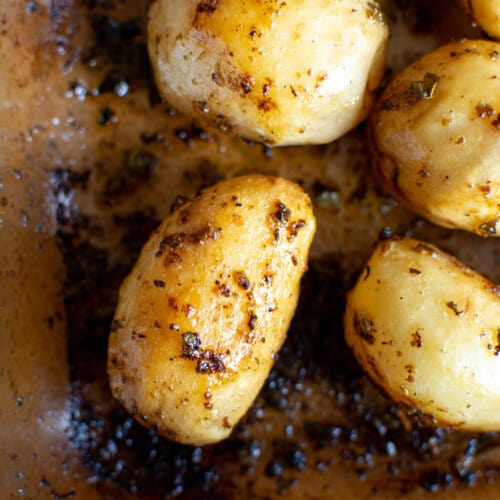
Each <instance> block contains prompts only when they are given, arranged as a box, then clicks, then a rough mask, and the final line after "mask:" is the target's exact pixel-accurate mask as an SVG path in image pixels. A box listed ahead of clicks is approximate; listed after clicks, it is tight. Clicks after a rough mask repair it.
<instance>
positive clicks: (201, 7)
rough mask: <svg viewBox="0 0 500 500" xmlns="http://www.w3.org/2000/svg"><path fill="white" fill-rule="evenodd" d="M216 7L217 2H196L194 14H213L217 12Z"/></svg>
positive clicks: (211, 0) (214, 0)
mask: <svg viewBox="0 0 500 500" xmlns="http://www.w3.org/2000/svg"><path fill="white" fill-rule="evenodd" d="M218 5H219V0H205V1H203V2H198V4H197V6H196V12H197V13H198V14H213V13H214V12H215V11H216V10H217V6H218Z"/></svg>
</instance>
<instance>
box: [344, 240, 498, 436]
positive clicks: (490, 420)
mask: <svg viewBox="0 0 500 500" xmlns="http://www.w3.org/2000/svg"><path fill="white" fill-rule="evenodd" d="M344 320H345V335H346V339H347V342H348V344H349V345H350V346H351V347H352V349H353V351H354V353H355V355H356V357H357V359H358V360H359V362H360V363H361V365H362V366H363V367H364V369H365V370H366V371H367V372H368V373H369V375H370V376H371V377H372V378H373V380H374V381H375V382H376V383H377V384H379V385H380V386H381V387H382V388H384V389H385V391H386V392H387V393H388V394H389V395H390V396H391V397H392V398H393V399H394V400H396V401H397V402H401V403H403V404H405V405H407V406H408V407H410V408H412V409H416V410H421V411H422V412H424V413H425V414H427V415H430V416H431V417H432V418H433V419H435V422H437V423H439V424H444V425H452V426H457V427H459V428H461V429H469V430H480V431H490V430H498V429H500V384H499V383H498V380H499V378H500V295H499V290H498V286H496V285H495V284H494V283H492V282H490V281H489V280H487V279H485V278H483V277H482V276H480V275H479V274H477V273H475V272H473V271H472V270H471V269H469V268H467V267H465V266H463V265H462V264H460V263H459V262H458V261H457V260H456V259H454V258H453V257H451V256H450V255H448V254H445V253H444V252H442V251H440V250H438V249H437V248H436V247H434V246H431V245H428V244H425V243H421V242H419V241H417V240H413V239H403V240H387V241H382V242H380V243H379V244H378V246H377V247H376V249H375V251H374V253H373V255H372V257H371V258H370V259H369V261H368V263H367V265H366V268H365V270H364V272H363V273H362V275H361V276H360V278H359V280H358V282H357V284H356V286H355V287H354V288H353V290H352V291H351V292H350V293H349V295H348V300H347V308H346V313H345V318H344Z"/></svg>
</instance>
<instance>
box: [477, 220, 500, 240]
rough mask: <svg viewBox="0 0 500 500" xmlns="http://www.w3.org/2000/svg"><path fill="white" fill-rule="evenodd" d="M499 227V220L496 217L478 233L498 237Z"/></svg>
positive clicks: (481, 226) (480, 227) (482, 226)
mask: <svg viewBox="0 0 500 500" xmlns="http://www.w3.org/2000/svg"><path fill="white" fill-rule="evenodd" d="M497 225H498V219H497V217H495V218H494V219H491V220H489V221H488V222H485V223H484V224H481V225H480V226H479V228H478V233H479V234H480V235H481V236H496V235H497Z"/></svg>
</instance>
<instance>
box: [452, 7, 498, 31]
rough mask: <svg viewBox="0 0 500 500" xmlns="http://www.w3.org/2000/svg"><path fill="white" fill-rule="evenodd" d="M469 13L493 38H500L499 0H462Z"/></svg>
mask: <svg viewBox="0 0 500 500" xmlns="http://www.w3.org/2000/svg"><path fill="white" fill-rule="evenodd" d="M461 2H462V4H463V5H464V7H465V9H466V10H467V12H468V13H469V15H470V16H471V17H472V19H474V20H475V21H476V22H477V24H479V26H481V28H482V29H483V30H484V31H485V32H486V33H488V35H490V36H491V37H493V38H497V39H500V1H499V0H461Z"/></svg>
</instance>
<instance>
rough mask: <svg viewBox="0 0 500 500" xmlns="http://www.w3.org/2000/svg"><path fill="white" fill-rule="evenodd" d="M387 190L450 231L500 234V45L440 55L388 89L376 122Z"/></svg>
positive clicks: (375, 147) (465, 45)
mask: <svg viewBox="0 0 500 500" xmlns="http://www.w3.org/2000/svg"><path fill="white" fill-rule="evenodd" d="M370 137H371V147H372V153H373V154H372V159H373V164H374V167H375V171H376V172H377V174H378V175H379V177H380V179H381V180H382V182H383V184H384V186H385V187H386V189H387V190H388V191H389V192H390V193H392V194H393V195H394V196H395V197H396V198H397V199H398V200H400V201H401V202H403V203H404V204H405V205H407V207H408V208H409V209H411V210H413V211H415V212H416V213H418V214H420V215H422V216H424V217H426V218H428V219H429V220H431V221H433V222H434V223H436V224H439V225H442V226H445V227H454V228H461V229H467V230H469V231H473V232H475V233H477V234H480V235H483V236H492V235H497V234H500V222H499V221H500V217H499V209H500V169H499V168H498V167H499V165H500V43H496V42H490V41H485V40H476V41H464V42H462V43H453V44H449V45H446V46H443V47H440V48H438V49H436V50H435V51H433V52H431V53H429V54H427V55H425V56H424V57H423V58H422V59H420V60H419V61H417V62H415V63H414V64H413V65H411V66H410V67H408V68H407V69H406V70H405V71H403V72H402V73H401V74H400V75H399V76H397V77H396V79H395V80H394V81H393V82H392V83H391V84H390V85H389V87H388V88H387V89H386V91H385V92H384V94H383V95H382V97H381V99H380V100H379V102H378V103H377V104H376V106H375V107H374V111H373V114H372V115H371V118H370Z"/></svg>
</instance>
